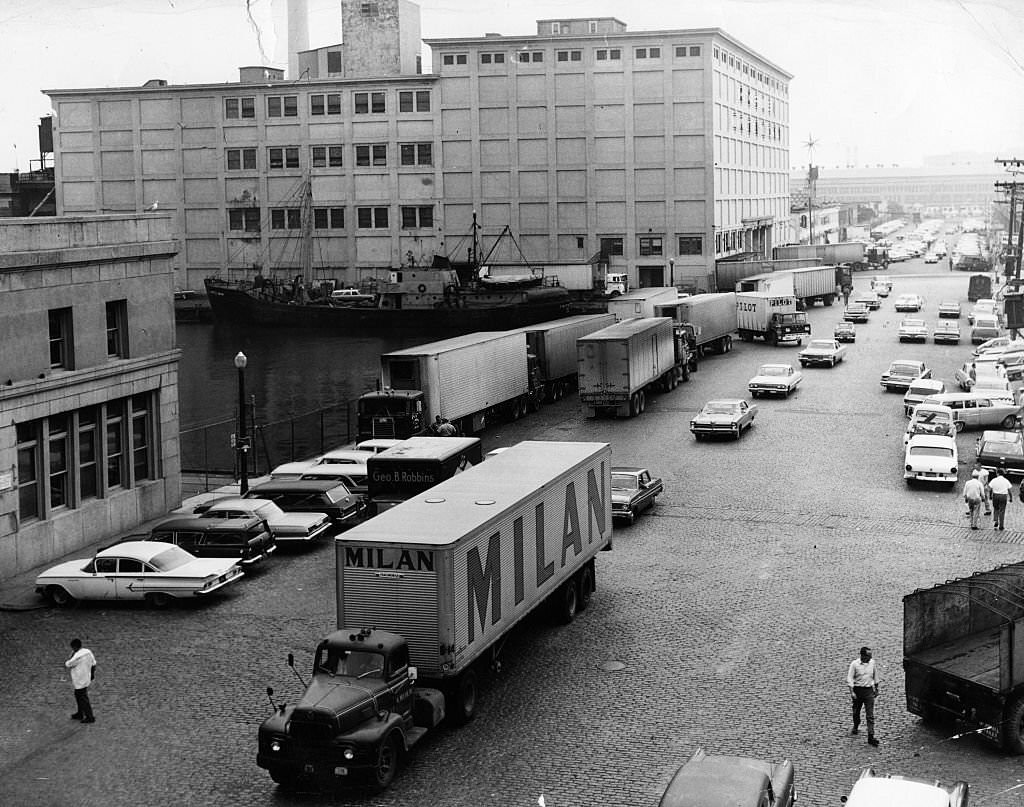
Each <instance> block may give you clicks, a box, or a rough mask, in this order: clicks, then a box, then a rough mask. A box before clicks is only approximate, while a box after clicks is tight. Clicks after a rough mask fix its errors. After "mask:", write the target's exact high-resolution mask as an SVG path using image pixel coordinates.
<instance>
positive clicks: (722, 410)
mask: <svg viewBox="0 0 1024 807" xmlns="http://www.w3.org/2000/svg"><path fill="white" fill-rule="evenodd" d="M737 411H739V407H738V406H737V405H736V404H732V403H715V402H712V403H709V404H706V405H705V406H704V414H705V415H731V414H733V413H734V412H737Z"/></svg>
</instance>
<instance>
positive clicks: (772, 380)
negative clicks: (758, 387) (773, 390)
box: [748, 375, 793, 387]
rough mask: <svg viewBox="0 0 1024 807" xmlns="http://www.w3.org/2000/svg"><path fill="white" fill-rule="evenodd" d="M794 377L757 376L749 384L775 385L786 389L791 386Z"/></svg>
mask: <svg viewBox="0 0 1024 807" xmlns="http://www.w3.org/2000/svg"><path fill="white" fill-rule="evenodd" d="M792 378H793V376H781V375H756V376H754V377H753V378H752V379H750V381H749V382H748V383H750V384H775V385H778V386H780V387H785V386H786V385H788V384H789V382H790V379H792Z"/></svg>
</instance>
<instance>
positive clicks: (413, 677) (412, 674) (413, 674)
mask: <svg viewBox="0 0 1024 807" xmlns="http://www.w3.org/2000/svg"><path fill="white" fill-rule="evenodd" d="M418 676H419V670H417V669H416V668H415V667H410V668H409V679H410V680H412V681H415V680H416V678H417V677H418Z"/></svg>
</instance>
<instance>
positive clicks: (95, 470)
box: [0, 214, 180, 578]
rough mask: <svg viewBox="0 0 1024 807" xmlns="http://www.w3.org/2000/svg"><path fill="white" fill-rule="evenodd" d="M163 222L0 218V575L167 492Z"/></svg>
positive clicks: (168, 302) (167, 300) (170, 337)
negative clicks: (0, 345) (1, 347)
mask: <svg viewBox="0 0 1024 807" xmlns="http://www.w3.org/2000/svg"><path fill="white" fill-rule="evenodd" d="M171 224H172V218H171V217H170V216H167V215H155V214H148V215H135V214H131V215H102V216H81V217H74V218H48V219H9V220H7V221H0V244H2V251H0V344H3V345H4V350H3V357H2V360H0V578H3V577H8V576H11V575H14V574H17V573H18V572H20V571H23V570H25V569H30V568H32V567H34V566H37V565H39V564H40V563H44V562H47V561H48V560H51V559H53V558H57V557H60V556H61V555H64V554H66V553H68V552H71V551H73V550H75V549H77V548H79V547H83V546H86V545H88V544H91V543H93V542H95V541H96V540H97V539H98V538H104V537H112V536H114V535H117V534H118V533H122V532H124V531H125V530H128V529H130V528H131V527H132V526H133V525H135V524H138V523H140V522H142V521H146V520H149V519H151V518H153V517H155V516H158V515H161V514H163V513H165V512H166V511H167V510H168V509H169V508H171V507H174V506H176V505H177V503H178V502H179V500H180V462H179V456H178V376H177V372H178V369H177V365H178V351H177V349H176V348H175V347H174V341H175V338H174V312H173V303H172V294H171V292H172V289H171V265H172V260H173V258H174V256H175V254H176V253H177V249H178V246H177V241H176V240H175V239H174V238H172V237H171Z"/></svg>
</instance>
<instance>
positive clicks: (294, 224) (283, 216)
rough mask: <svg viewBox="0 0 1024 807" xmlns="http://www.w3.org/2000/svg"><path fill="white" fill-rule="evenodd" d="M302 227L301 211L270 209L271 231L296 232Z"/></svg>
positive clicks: (280, 208) (291, 208) (283, 208)
mask: <svg viewBox="0 0 1024 807" xmlns="http://www.w3.org/2000/svg"><path fill="white" fill-rule="evenodd" d="M301 227H302V210H300V209H299V208H297V207H272V208H271V209H270V229H271V230H298V229H300V228H301Z"/></svg>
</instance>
